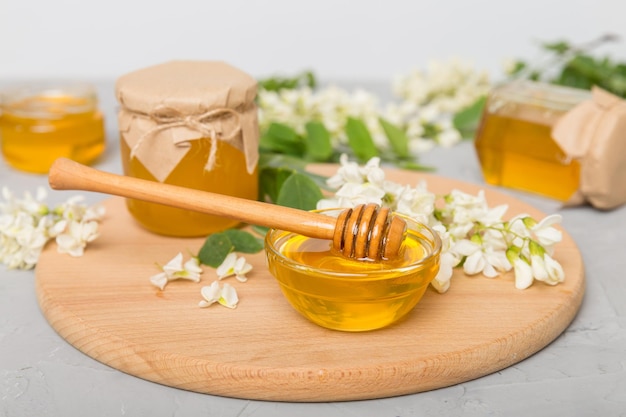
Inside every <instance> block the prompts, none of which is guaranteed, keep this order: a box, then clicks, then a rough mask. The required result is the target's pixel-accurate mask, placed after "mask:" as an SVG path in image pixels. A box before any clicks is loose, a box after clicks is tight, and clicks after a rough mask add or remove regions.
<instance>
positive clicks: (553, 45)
mask: <svg viewBox="0 0 626 417" xmlns="http://www.w3.org/2000/svg"><path fill="white" fill-rule="evenodd" d="M542 46H543V49H545V50H546V51H552V52H554V53H556V54H557V55H563V54H564V53H566V52H567V51H569V50H570V49H572V47H571V45H570V44H569V43H567V42H565V41H558V42H546V43H544V44H543V45H542Z"/></svg>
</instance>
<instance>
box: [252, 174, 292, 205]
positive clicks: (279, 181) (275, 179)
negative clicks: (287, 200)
mask: <svg viewBox="0 0 626 417" xmlns="http://www.w3.org/2000/svg"><path fill="white" fill-rule="evenodd" d="M294 172H295V171H294V170H293V169H289V168H273V167H266V168H262V169H260V172H259V200H260V201H265V200H266V199H269V200H270V201H272V202H275V201H276V199H277V198H278V192H279V191H280V189H281V187H282V186H283V183H284V182H285V181H286V180H287V178H289V177H290V176H291V175H292V174H293V173H294Z"/></svg>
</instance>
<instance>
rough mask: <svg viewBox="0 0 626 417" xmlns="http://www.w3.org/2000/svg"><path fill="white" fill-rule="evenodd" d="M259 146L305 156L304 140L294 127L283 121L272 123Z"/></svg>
mask: <svg viewBox="0 0 626 417" xmlns="http://www.w3.org/2000/svg"><path fill="white" fill-rule="evenodd" d="M259 147H260V148H261V149H263V150H270V151H275V152H279V153H285V154H288V155H296V156H300V157H301V156H303V155H304V150H305V149H304V142H303V140H302V138H301V137H300V136H299V135H298V134H297V133H296V131H295V130H293V128H291V127H290V126H287V125H286V124H283V123H272V124H271V125H270V126H269V127H268V128H267V131H266V132H265V133H264V134H263V135H262V136H261V139H260V140H259Z"/></svg>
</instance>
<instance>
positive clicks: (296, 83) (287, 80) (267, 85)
mask: <svg viewBox="0 0 626 417" xmlns="http://www.w3.org/2000/svg"><path fill="white" fill-rule="evenodd" d="M257 83H258V85H259V88H260V89H263V90H267V91H280V90H291V89H294V88H300V87H309V88H315V86H316V84H317V82H316V80H315V75H314V74H313V73H312V72H311V71H305V72H302V73H300V74H298V75H296V76H295V77H282V76H274V77H269V78H262V79H260V80H257Z"/></svg>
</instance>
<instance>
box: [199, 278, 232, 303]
mask: <svg viewBox="0 0 626 417" xmlns="http://www.w3.org/2000/svg"><path fill="white" fill-rule="evenodd" d="M200 294H201V295H202V298H203V299H202V300H201V301H200V302H199V303H198V307H200V308H205V307H209V306H210V305H213V304H215V303H218V304H221V305H223V306H224V307H228V308H235V307H237V304H238V303H239V296H238V295H237V291H236V290H235V288H234V287H233V286H232V285H230V284H224V286H223V287H221V286H220V283H219V282H218V281H213V282H212V283H211V285H206V286H204V287H202V288H201V289H200Z"/></svg>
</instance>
